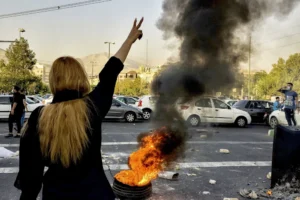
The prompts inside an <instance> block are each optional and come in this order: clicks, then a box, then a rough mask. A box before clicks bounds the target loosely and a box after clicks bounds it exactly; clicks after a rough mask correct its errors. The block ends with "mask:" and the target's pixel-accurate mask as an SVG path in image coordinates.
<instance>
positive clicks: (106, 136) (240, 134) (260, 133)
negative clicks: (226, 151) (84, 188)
mask: <svg viewBox="0 0 300 200" xmlns="http://www.w3.org/2000/svg"><path fill="white" fill-rule="evenodd" d="M154 128H155V125H153V124H152V123H148V122H144V123H134V124H130V123H124V122H104V123H103V130H102V138H103V142H115V141H136V137H137V136H138V134H140V133H142V132H149V131H151V130H153V129H154ZM269 129H270V128H269V127H268V126H264V125H251V126H249V127H247V128H237V127H233V126H218V127H212V126H202V127H197V128H192V127H189V129H188V134H189V138H192V139H193V140H203V138H202V137H203V136H207V137H208V138H207V139H208V140H216V141H226V140H227V141H272V138H271V137H268V136H267V133H268V130H269ZM7 133H8V127H7V124H4V123H0V144H6V143H18V142H19V139H13V138H11V139H6V138H4V136H5V134H7Z"/></svg>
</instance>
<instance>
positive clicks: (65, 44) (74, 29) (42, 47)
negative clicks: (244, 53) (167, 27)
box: [0, 0, 300, 70]
mask: <svg viewBox="0 0 300 200" xmlns="http://www.w3.org/2000/svg"><path fill="white" fill-rule="evenodd" d="M73 2H78V1H75V0H43V1H41V0H26V1H19V0H9V1H5V3H3V2H2V4H1V7H0V14H8V13H13V12H19V11H26V10H31V9H38V8H43V7H49V6H58V5H63V4H67V3H73ZM161 5H162V0H112V1H111V2H106V3H100V4H94V5H89V6H84V7H78V8H72V9H67V10H61V11H54V12H48V13H40V14H35V15H28V16H21V17H15V18H7V19H0V28H1V30H0V40H13V39H15V38H17V37H18V36H19V33H18V28H24V29H25V30H26V33H24V37H25V38H26V39H28V40H29V43H30V47H31V48H32V49H33V50H34V51H35V52H36V55H37V58H38V59H39V60H43V61H53V60H54V59H55V58H57V57H58V56H61V55H71V56H74V57H84V56H86V55H89V54H94V53H102V52H107V51H108V46H107V45H105V44H104V42H105V41H112V42H116V45H115V46H113V47H112V53H114V52H115V51H116V50H117V48H119V46H120V45H121V43H122V42H123V41H124V39H125V38H126V37H127V34H128V32H129V30H130V28H131V26H132V22H133V19H134V18H135V17H142V16H144V17H145V22H144V26H143V31H144V38H143V40H142V41H138V42H137V43H136V44H135V46H134V48H133V50H132V52H131V53H130V56H132V57H134V58H135V57H136V58H140V59H143V60H145V57H146V39H148V41H149V64H151V65H160V64H163V63H164V62H165V61H166V60H167V59H168V57H169V56H170V55H171V54H172V50H170V49H167V48H166V46H167V43H166V42H165V41H163V40H162V33H161V32H160V31H159V30H158V29H157V28H156V26H155V24H156V21H157V20H158V18H159V17H160V14H161V12H162V11H161V10H162V9H161ZM297 12H298V13H299V12H300V7H297V8H295V10H294V11H293V12H292V13H291V14H290V16H288V17H286V18H283V19H280V20H279V19H278V18H269V19H266V20H265V21H264V22H263V23H262V24H261V25H260V26H259V27H258V28H256V30H254V32H253V47H254V48H255V50H256V52H255V53H253V56H252V68H253V69H265V70H269V69H270V68H271V64H272V63H274V62H276V61H277V59H278V57H284V58H287V56H288V55H289V54H291V53H296V52H299V51H300V21H299V19H300V17H298V16H299V15H298V16H297ZM284 36H288V37H285V38H282V37H284ZM278 38H282V39H279V40H278ZM274 39H275V40H274ZM297 42H298V44H294V45H290V46H285V45H288V44H292V43H297ZM259 43H263V44H261V45H258V44H259ZM282 46H285V47H282ZM7 47H8V44H1V43H0V48H2V49H5V48H7ZM173 51H174V52H176V49H173ZM174 52H173V53H174ZM244 67H246V65H245V66H244Z"/></svg>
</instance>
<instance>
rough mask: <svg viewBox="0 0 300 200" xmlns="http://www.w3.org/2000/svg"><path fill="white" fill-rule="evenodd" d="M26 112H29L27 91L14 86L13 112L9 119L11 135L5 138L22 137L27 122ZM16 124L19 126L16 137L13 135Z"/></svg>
mask: <svg viewBox="0 0 300 200" xmlns="http://www.w3.org/2000/svg"><path fill="white" fill-rule="evenodd" d="M25 110H26V111H28V108H27V103H26V96H25V90H24V89H21V88H20V87H18V86H14V88H13V99H12V103H11V111H10V114H9V118H8V128H9V133H8V134H7V135H6V136H5V138H11V137H15V138H20V137H21V128H22V127H23V125H24V121H25ZM14 122H15V123H16V124H17V128H16V131H17V133H16V134H15V135H14V134H13V123H14Z"/></svg>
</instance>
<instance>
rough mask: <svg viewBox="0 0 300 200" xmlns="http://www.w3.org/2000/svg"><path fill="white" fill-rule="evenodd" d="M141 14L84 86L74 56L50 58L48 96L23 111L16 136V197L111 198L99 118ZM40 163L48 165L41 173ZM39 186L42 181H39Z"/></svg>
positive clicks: (83, 76) (28, 199)
mask: <svg viewBox="0 0 300 200" xmlns="http://www.w3.org/2000/svg"><path fill="white" fill-rule="evenodd" d="M142 22H143V19H142V20H141V21H140V22H139V23H137V20H135V21H134V24H133V27H132V29H131V31H130V33H129V36H128V37H127V39H126V40H125V42H124V43H123V45H122V46H121V48H120V49H119V50H118V51H117V53H116V54H115V55H114V56H113V57H111V58H110V59H109V60H108V62H107V63H106V64H105V66H104V68H103V69H102V71H101V72H100V73H99V79H100V82H99V83H98V84H97V86H96V87H95V89H94V90H92V92H90V83H89V80H88V76H87V74H86V71H85V70H84V67H83V66H82V65H81V64H80V62H78V61H77V60H76V59H75V58H72V57H69V56H67V57H60V58H58V59H56V60H55V61H54V63H53V64H52V67H51V70H50V74H49V84H50V89H51V92H52V93H53V96H54V98H53V101H52V103H51V104H49V105H47V106H42V107H38V108H37V109H35V110H34V111H33V112H32V113H31V116H30V117H29V119H28V121H27V123H25V127H24V128H23V130H24V131H23V134H22V137H21V140H20V150H19V151H20V158H19V173H18V176H17V178H16V181H15V184H14V185H15V187H16V188H18V189H20V190H21V191H22V192H21V197H20V200H35V199H36V198H37V196H38V194H39V192H40V190H41V188H43V192H42V200H114V199H115V198H116V197H115V194H114V192H113V190H112V188H111V185H110V184H109V181H108V180H107V178H106V176H105V172H104V169H103V164H102V155H101V151H100V149H101V140H102V135H101V129H102V128H101V122H102V120H103V119H104V118H105V116H106V114H107V113H108V111H109V109H110V107H111V104H112V100H113V98H112V97H113V93H114V90H115V85H116V81H117V77H118V75H119V74H120V72H121V71H122V69H123V67H124V64H123V63H124V62H125V60H126V58H127V55H128V53H129V51H130V49H131V47H132V45H133V43H135V41H136V40H137V39H138V38H139V39H140V38H141V37H142V31H141V30H140V27H141V25H142ZM45 167H48V169H47V171H46V173H44V169H45ZM42 186H43V187H42Z"/></svg>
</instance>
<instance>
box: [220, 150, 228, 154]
mask: <svg viewBox="0 0 300 200" xmlns="http://www.w3.org/2000/svg"><path fill="white" fill-rule="evenodd" d="M220 153H224V154H229V153H230V151H229V150H228V149H220Z"/></svg>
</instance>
